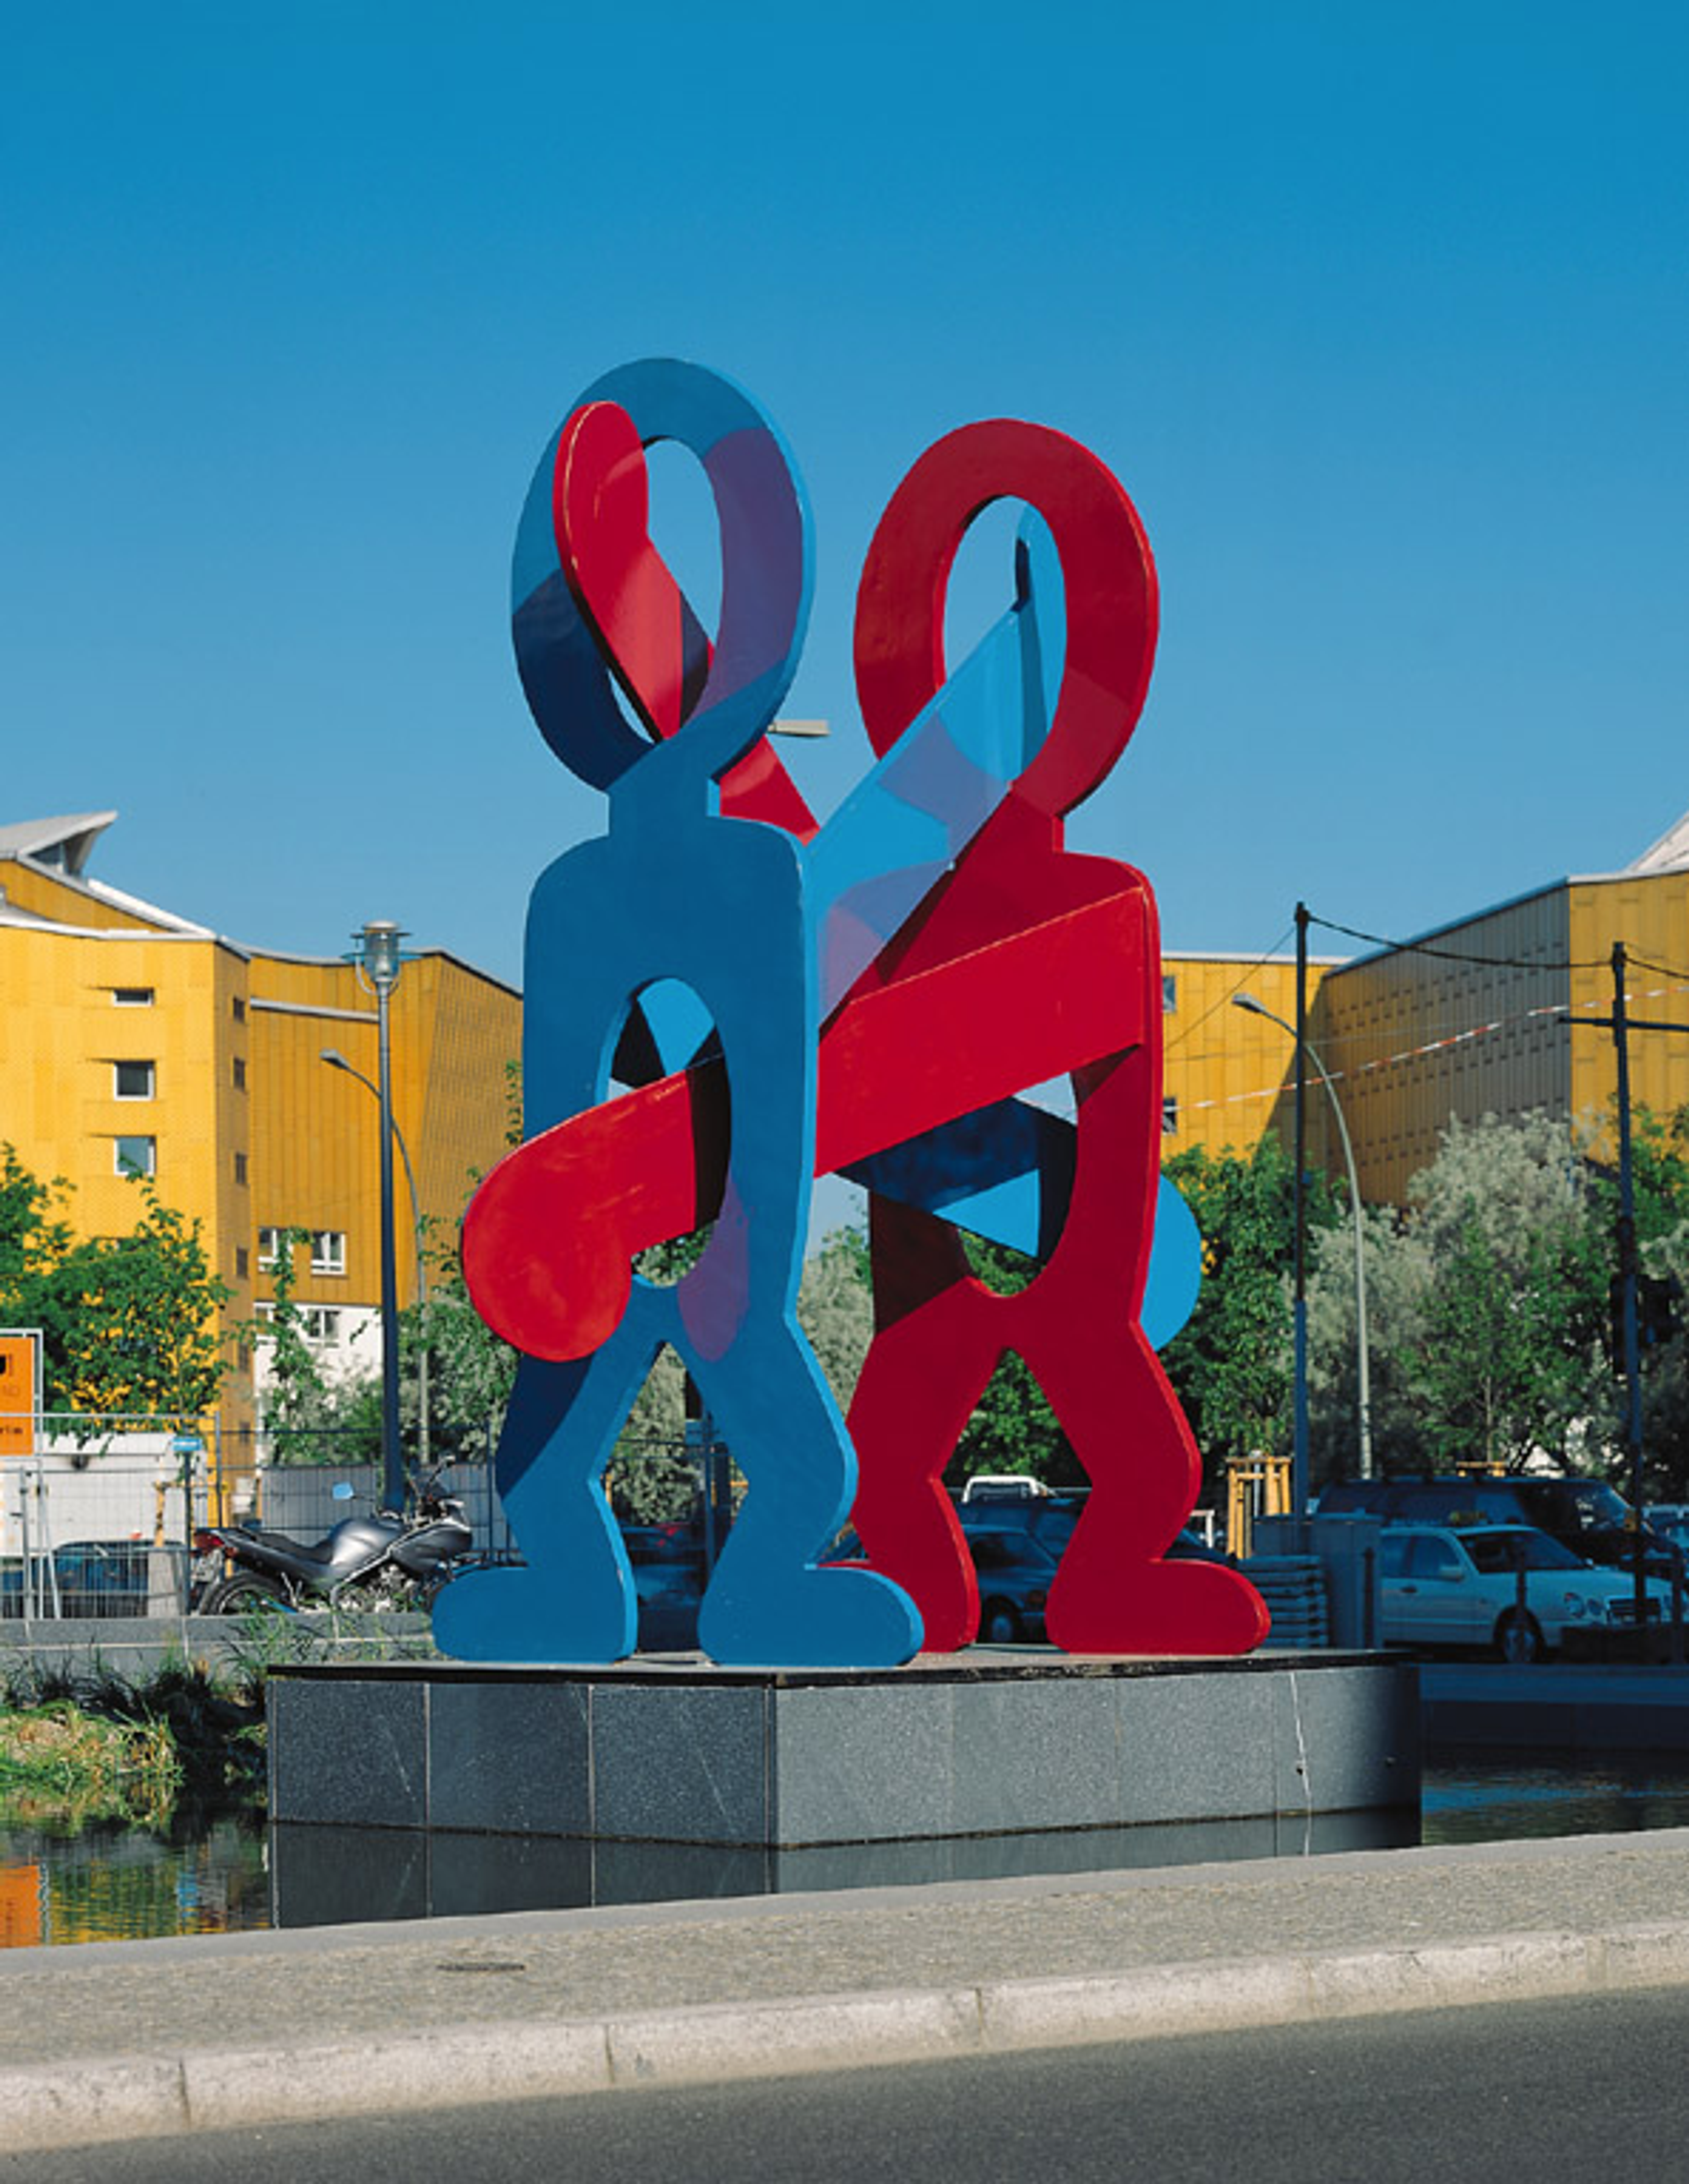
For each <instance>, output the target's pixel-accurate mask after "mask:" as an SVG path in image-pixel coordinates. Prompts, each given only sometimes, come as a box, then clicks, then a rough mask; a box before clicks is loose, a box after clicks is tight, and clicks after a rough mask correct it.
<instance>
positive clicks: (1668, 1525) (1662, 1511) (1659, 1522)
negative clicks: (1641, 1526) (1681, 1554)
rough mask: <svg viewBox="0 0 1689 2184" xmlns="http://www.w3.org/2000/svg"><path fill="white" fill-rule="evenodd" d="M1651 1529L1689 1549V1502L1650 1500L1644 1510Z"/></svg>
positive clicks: (1677, 1544) (1643, 1517)
mask: <svg viewBox="0 0 1689 2184" xmlns="http://www.w3.org/2000/svg"><path fill="white" fill-rule="evenodd" d="M1642 1520H1643V1522H1644V1523H1645V1524H1647V1528H1648V1529H1649V1531H1651V1532H1655V1533H1658V1535H1659V1537H1660V1538H1661V1539H1663V1540H1664V1541H1668V1542H1669V1544H1670V1545H1671V1546H1675V1547H1681V1548H1683V1549H1685V1550H1686V1551H1689V1502H1648V1503H1647V1506H1646V1507H1644V1509H1643V1511H1642Z"/></svg>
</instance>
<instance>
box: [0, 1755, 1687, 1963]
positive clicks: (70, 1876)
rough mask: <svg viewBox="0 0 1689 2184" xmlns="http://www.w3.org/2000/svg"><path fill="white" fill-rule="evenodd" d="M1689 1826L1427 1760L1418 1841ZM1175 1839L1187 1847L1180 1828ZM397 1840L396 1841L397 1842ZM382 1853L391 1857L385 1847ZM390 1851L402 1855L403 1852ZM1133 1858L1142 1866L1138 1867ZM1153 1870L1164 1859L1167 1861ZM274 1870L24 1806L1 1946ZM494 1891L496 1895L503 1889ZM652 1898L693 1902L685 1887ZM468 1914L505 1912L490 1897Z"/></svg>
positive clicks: (1681, 1769) (247, 1904) (218, 1913)
mask: <svg viewBox="0 0 1689 2184" xmlns="http://www.w3.org/2000/svg"><path fill="white" fill-rule="evenodd" d="M1410 1825H1411V1822H1410ZM1685 1826H1689V1764H1681V1763H1669V1764H1668V1763H1653V1762H1648V1761H1645V1760H1632V1761H1625V1760H1620V1759H1616V1758H1615V1759H1614V1760H1611V1761H1609V1762H1607V1763H1602V1764H1569V1763H1564V1762H1560V1761H1557V1760H1555V1759H1553V1758H1550V1757H1544V1758H1541V1759H1540V1760H1530V1759H1525V1760H1521V1761H1519V1762H1518V1763H1513V1762H1512V1761H1510V1762H1509V1763H1507V1764H1505V1765H1500V1764H1497V1763H1484V1764H1474V1763H1470V1762H1469V1761H1467V1760H1464V1759H1463V1760H1462V1761H1461V1762H1459V1763H1451V1762H1443V1763H1438V1764H1434V1765H1430V1764H1428V1766H1427V1768H1426V1769H1425V1775H1424V1795H1423V1801H1422V1805H1421V1812H1420V1840H1421V1841H1424V1842H1426V1843H1468V1842H1493V1841H1502V1840H1506V1839H1508V1838H1510V1837H1517V1836H1572V1835H1602V1834H1609V1833H1619V1832H1623V1831H1625V1830H1631V1829H1647V1828H1675V1827H1685ZM309 1832H313V1833H320V1832H321V1831H320V1830H313V1831H309ZM1128 1832H1132V1831H1128ZM1179 1832H1180V1831H1176V1830H1170V1831H1168V1834H1169V1836H1173V1837H1175V1838H1176V1837H1177V1836H1178V1835H1179ZM1185 1832H1186V1833H1187V1834H1188V1831H1185ZM1160 1833H1161V1831H1159V1830H1157V1834H1158V1835H1159V1834H1160ZM1021 1840H1023V1839H1015V1838H1005V1839H1004V1841H1003V1842H1002V1843H1001V1845H1000V1846H998V1847H997V1848H998V1850H999V1852H1000V1853H1001V1855H1000V1856H999V1857H998V1858H997V1859H996V1861H995V1869H996V1870H998V1871H1002V1872H1012V1871H1013V1870H1015V1863H1014V1852H1013V1847H1012V1846H1013V1845H1014V1843H1015V1842H1016V1841H1021ZM1088 1840H1089V1841H1090V1842H1091V1844H1092V1846H1093V1847H1091V1849H1090V1863H1091V1864H1106V1863H1108V1862H1109V1860H1108V1858H1106V1857H1100V1856H1099V1855H1098V1854H1097V1852H1096V1850H1095V1847H1094V1839H1087V1838H1084V1837H1070V1838H1067V1839H1066V1841H1065V1842H1064V1844H1063V1846H1062V1852H1063V1854H1062V1858H1061V1860H1060V1863H1061V1864H1062V1866H1063V1867H1067V1868H1070V1869H1083V1867H1084V1859H1083V1858H1081V1857H1079V1856H1076V1855H1075V1853H1076V1852H1079V1850H1080V1849H1081V1847H1083V1846H1084V1845H1085V1844H1086V1843H1087V1841H1088ZM387 1841H388V1843H389V1844H391V1843H392V1839H391V1838H388V1839H387ZM1279 1847H1280V1848H1281V1849H1282V1850H1283V1851H1284V1852H1285V1853H1288V1854H1294V1853H1296V1852H1298V1851H1300V1850H1301V1849H1302V1848H1305V1847H1313V1848H1316V1849H1319V1848H1324V1847H1326V1845H1325V1844H1324V1842H1318V1841H1316V1842H1313V1844H1312V1845H1311V1846H1310V1845H1308V1844H1307V1843H1305V1842H1304V1841H1301V1840H1300V1839H1298V1837H1297V1836H1296V1833H1295V1831H1294V1830H1291V1831H1290V1832H1288V1833H1287V1834H1285V1836H1283V1837H1282V1838H1281V1841H1280V1845H1279ZM1331 1847H1338V1846H1337V1845H1336V1844H1335V1843H1334V1844H1333V1845H1332V1846H1331ZM372 1848H374V1849H376V1850H377V1851H380V1850H382V1846H381V1845H376V1846H372ZM1191 1848H1192V1849H1195V1851H1196V1855H1199V1856H1200V1855H1204V1854H1206V1853H1204V1852H1203V1851H1202V1850H1201V1848H1200V1847H1197V1846H1196V1845H1195V1843H1194V1842H1193V1843H1192V1845H1191ZM1186 1854H1187V1855H1188V1854H1189V1853H1188V1852H1187V1853H1186ZM391 1855H392V1856H393V1857H395V1858H397V1857H399V1856H401V1855H402V1853H401V1852H400V1851H399V1848H398V1847H397V1846H394V1847H393V1849H392V1851H391ZM1167 1856H1168V1862H1175V1861H1176V1860H1178V1858H1179V1850H1178V1849H1177V1848H1173V1849H1169V1850H1168V1851H1167ZM1120 1862H1122V1863H1126V1862H1131V1863H1134V1864H1135V1863H1140V1862H1142V1861H1141V1860H1140V1859H1139V1858H1122V1859H1121V1861H1120ZM1150 1862H1152V1863H1155V1862H1160V1857H1159V1856H1157V1857H1154V1858H1151V1861H1150ZM270 1865H271V1846H270V1834H269V1830H268V1829H267V1827H266V1825H265V1814H264V1810H263V1808H262V1807H261V1806H260V1805H257V1804H254V1803H247V1804H243V1805H229V1806H222V1807H215V1806H213V1807H201V1808H196V1809H192V1810H190V1809H188V1808H178V1809H177V1811H176V1814H175V1815H174V1816H173V1817H172V1819H171V1820H170V1822H169V1823H168V1825H154V1826H147V1827H142V1826H129V1827H125V1826H121V1825H118V1824H116V1823H112V1822H101V1823H98V1824H94V1825H84V1826H81V1827H64V1828H56V1827H55V1826H54V1825H53V1819H52V1816H51V1815H50V1814H45V1813H43V1812H42V1811H41V1810H40V1809H39V1808H31V1811H30V1813H29V1814H28V1816H27V1817H25V1816H23V1815H22V1814H20V1813H19V1812H18V1811H17V1810H16V1809H15V1808H14V1809H13V1810H11V1811H10V1812H8V1811H7V1810H6V1809H5V1808H0V1947H13V1948H16V1947H34V1946H36V1945H39V1944H42V1943H57V1942H108V1941H127V1940H135V1939H138V1938H141V1937H143V1936H162V1935H173V1934H215V1933H237V1932H239V1931H242V1930H243V1929H246V1928H251V1927H259V1926H267V1925H270V1923H271V1899H272V1889H271V1870H270ZM888 1877H890V1876H888ZM910 1877H911V1878H914V1877H916V1876H915V1875H912V1874H911V1876H910ZM539 1879H540V1876H539V1875H538V1873H535V1872H532V1871H531V1872H529V1873H528V1874H527V1885H525V1886H520V1887H519V1888H518V1891H517V1893H516V1898H515V1900H514V1901H512V1902H510V1903H509V1905H508V1908H532V1907H533V1906H534V1905H536V1904H537V1903H543V1902H544V1901H546V1900H548V1897H547V1893H546V1890H545V1888H544V1886H543V1884H542V1885H541V1886H539V1887H538V1888H537V1889H536V1888H535V1887H534V1886H533V1885H532V1884H533V1883H534V1882H535V1881H536V1880H539ZM752 1885H753V1886H754V1885H755V1884H754V1883H753V1884H752ZM494 1887H495V1891H496V1883H495V1884H494ZM687 1892H688V1890H687V1889H686V1888H685V1887H683V1886H676V1887H674V1888H672V1889H671V1888H663V1887H659V1888H655V1889H653V1890H651V1891H650V1893H651V1894H653V1895H655V1896H664V1895H670V1894H681V1893H687ZM700 1892H701V1891H700ZM641 1893H644V1891H643V1890H642V1891H641ZM549 1900H551V1901H554V1902H556V1901H568V1900H575V1901H580V1900H583V1898H581V1897H578V1896H575V1897H571V1896H570V1894H569V1893H568V1892H565V1894H564V1895H563V1896H561V1897H560V1896H558V1895H556V1894H555V1893H554V1894H552V1895H551V1896H550V1897H549ZM461 1908H489V1909H491V1908H506V1907H504V1906H501V1905H499V1903H494V1902H490V1901H489V1902H488V1903H486V1904H484V1905H482V1906H471V1905H467V1904H465V1905H464V1906H463V1907H461ZM328 1915H336V1914H333V1913H330V1914H328ZM338 1915H353V1914H346V1913H341V1914H338ZM368 1915H370V1914H369V1913H367V1912H366V1913H365V1916H368ZM298 1923H307V1922H305V1921H300V1922H298Z"/></svg>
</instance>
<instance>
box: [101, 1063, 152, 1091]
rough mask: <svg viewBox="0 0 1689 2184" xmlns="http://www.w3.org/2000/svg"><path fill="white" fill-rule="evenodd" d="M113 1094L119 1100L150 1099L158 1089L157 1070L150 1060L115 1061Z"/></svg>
mask: <svg viewBox="0 0 1689 2184" xmlns="http://www.w3.org/2000/svg"><path fill="white" fill-rule="evenodd" d="M111 1079H112V1083H111V1089H112V1096H113V1098H114V1099H117V1100H150V1099H151V1098H152V1096H153V1092H154V1090H155V1089H157V1072H156V1070H155V1068H154V1066H153V1063H152V1062H150V1061H114V1062H113V1064H112V1065H111Z"/></svg>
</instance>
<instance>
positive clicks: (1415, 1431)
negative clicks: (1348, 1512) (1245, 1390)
mask: <svg viewBox="0 0 1689 2184" xmlns="http://www.w3.org/2000/svg"><path fill="white" fill-rule="evenodd" d="M1362 1234H1363V1249H1364V1251H1365V1253H1366V1284H1367V1334H1368V1341H1367V1356H1368V1382H1369V1384H1370V1391H1371V1402H1370V1412H1371V1426H1372V1448H1373V1462H1374V1466H1375V1467H1376V1468H1379V1469H1380V1470H1385V1471H1398V1470H1400V1471H1407V1470H1413V1469H1416V1468H1426V1467H1428V1466H1429V1464H1430V1453H1429V1451H1428V1450H1427V1448H1426V1446H1425V1437H1424V1408H1423V1404H1422V1401H1421V1396H1420V1390H1419V1379H1418V1369H1417V1368H1418V1361H1419V1357H1420V1355H1421V1352H1422V1351H1423V1349H1424V1340H1425V1333H1424V1327H1425V1305H1426V1301H1427V1299H1428V1298H1429V1296H1430V1293H1431V1289H1432V1274H1431V1262H1430V1253H1429V1249H1428V1247H1427V1245H1426V1244H1425V1242H1424V1240H1423V1239H1422V1238H1420V1237H1419V1236H1417V1235H1415V1234H1413V1231H1412V1229H1410V1228H1408V1227H1407V1226H1406V1225H1405V1224H1404V1223H1403V1222H1402V1217H1401V1216H1400V1215H1399V1213H1398V1212H1397V1211H1396V1208H1395V1207H1394V1206H1366V1207H1365V1208H1364V1209H1363V1225H1362ZM1307 1351H1308V1445H1309V1456H1310V1468H1311V1469H1312V1472H1313V1479H1314V1482H1315V1484H1316V1485H1321V1484H1324V1481H1325V1480H1326V1479H1342V1478H1352V1477H1353V1476H1354V1475H1355V1474H1356V1472H1357V1468H1358V1464H1359V1445H1360V1373H1359V1368H1358V1362H1357V1341H1356V1296H1355V1231H1354V1227H1353V1224H1352V1221H1351V1220H1350V1218H1349V1217H1348V1215H1347V1213H1345V1214H1344V1216H1343V1217H1342V1218H1341V1219H1340V1220H1339V1221H1338V1222H1337V1223H1336V1225H1335V1227H1333V1228H1330V1229H1318V1230H1316V1231H1315V1232H1314V1234H1313V1237H1312V1238H1311V1240H1310V1245H1309V1253H1308V1278H1307Z"/></svg>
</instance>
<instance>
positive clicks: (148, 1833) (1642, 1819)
mask: <svg viewBox="0 0 1689 2184" xmlns="http://www.w3.org/2000/svg"><path fill="white" fill-rule="evenodd" d="M1685 1826H1689V1766H1685V1765H1682V1764H1681V1763H1664V1764H1661V1763H1653V1762H1650V1761H1647V1760H1644V1759H1633V1760H1625V1759H1622V1758H1614V1759H1612V1760H1610V1761H1608V1762H1606V1763H1602V1764H1598V1765H1591V1764H1587V1763H1567V1762H1561V1761H1556V1760H1555V1759H1553V1758H1552V1757H1550V1756H1547V1755H1542V1756H1541V1757H1536V1756H1533V1755H1530V1754H1525V1755H1520V1756H1519V1757H1517V1758H1515V1757H1513V1756H1512V1755H1510V1756H1509V1758H1508V1761H1507V1762H1506V1763H1504V1764H1500V1763H1497V1764H1485V1763H1474V1762H1473V1761H1472V1760H1471V1759H1470V1758H1468V1757H1465V1756H1463V1758H1462V1759H1461V1761H1460V1763H1458V1764H1448V1763H1427V1765H1426V1768H1425V1774H1424V1802H1423V1808H1422V1814H1421V1815H1420V1816H1419V1821H1418V1825H1417V1826H1416V1820H1415V1815H1414V1814H1413V1812H1412V1810H1411V1809H1409V1810H1408V1811H1407V1812H1406V1813H1405V1814H1319V1815H1316V1816H1315V1818H1314V1819H1313V1822H1312V1824H1311V1825H1310V1824H1309V1823H1307V1822H1306V1821H1304V1820H1302V1819H1300V1818H1296V1819H1291V1818H1290V1817H1281V1818H1280V1819H1277V1820H1273V1819H1257V1820H1240V1821H1235V1822H1216V1821H1211V1822H1206V1823H1201V1824H1192V1825H1185V1826H1179V1827H1139V1828H1124V1829H1113V1830H1101V1831H1097V1832H1095V1833H1092V1832H1087V1833H1084V1834H1072V1833H1065V1834H1060V1835H1050V1836H1024V1835H1023V1836H995V1837H967V1838H962V1839H956V1840H950V1841H927V1842H910V1843H891V1844H878V1845H874V1846H872V1847H850V1846H845V1847H839V1846H830V1847H826V1848H824V1849H817V1850H807V1851H804V1850H799V1851H760V1850H758V1851H744V1850H722V1851H717V1850H711V1849H708V1848H703V1847H681V1846H673V1845H661V1844H647V1843H605V1844H599V1845H593V1844H589V1843H581V1842H568V1841H560V1840H558V1839H555V1838H551V1839H546V1838H540V1837H535V1838H529V1839H523V1838H519V1837H514V1836H466V1835H465V1836H454V1835H449V1834H446V1833H436V1834H434V1835H432V1836H423V1835H421V1834H415V1833H406V1832H403V1831H399V1830H356V1829H345V1828H302V1827H278V1828H276V1829H275V1830H267V1829H266V1826H265V1815H264V1811H263V1808H262V1807H261V1806H257V1805H254V1804H250V1803H248V1804H244V1805H222V1806H215V1807H205V1806H192V1805H188V1804H183V1805H181V1806H179V1807H178V1808H177V1810H176V1814H175V1815H174V1816H173V1818H172V1819H171V1820H170V1822H169V1824H168V1825H156V1826H150V1827H146V1826H136V1825H131V1826H125V1825H121V1824H120V1823H117V1822H114V1821H109V1820H101V1821H90V1822H83V1823H79V1822H78V1821H76V1820H75V1819H74V1818H70V1817H64V1816H61V1818H60V1819H59V1820H58V1821H57V1822H56V1823H55V1820H54V1818H53V1814H51V1812H50V1811H48V1810H47V1809H46V1808H42V1807H40V1806H31V1807H28V1808H24V1807H20V1806H19V1805H17V1804H15V1803H14V1804H12V1805H8V1806H5V1807H0V1947H32V1946H35V1945H36V1944H39V1943H43V1942H108V1941H125V1940H134V1939H138V1938H142V1937H145V1936H161V1935H170V1934H200V1933H234V1932H237V1931H241V1930H242V1929H243V1928H248V1927H259V1926H266V1925H270V1924H271V1923H272V1911H271V1902H272V1899H271V1886H272V1881H273V1883H274V1889H275V1908H276V1919H275V1923H276V1924H278V1925H288V1926H294V1925H322V1924H325V1923H331V1922H337V1921H340V1920H345V1919H419V1918H427V1917H430V1916H433V1917H441V1916H448V1915H451V1914H461V1913H473V1912H487V1911H519V1910H529V1909H543V1908H560V1907H566V1906H569V1905H576V1904H588V1903H656V1902H661V1901H665V1900H668V1899H672V1898H676V1897H710V1896H717V1897H727V1896H738V1895H766V1894H771V1893H778V1892H784V1891H787V1890H791V1889H798V1888H839V1889H849V1888H857V1887H865V1886H883V1885H886V1884H891V1883H909V1884H914V1883H918V1882H921V1881H926V1880H984V1879H991V1878H995V1877H997V1876H1000V1875H1015V1874H1021V1873H1062V1872H1086V1871H1095V1870H1097V1869H1100V1868H1107V1867H1126V1866H1152V1865H1176V1864H1190V1862H1192V1861H1193V1860H1197V1859H1208V1858H1272V1857H1279V1858H1285V1857H1290V1858H1296V1857H1302V1856H1305V1855H1307V1854H1308V1853H1311V1852H1319V1851H1328V1850H1352V1849H1363V1848H1382V1847H1388V1846H1391V1845H1395V1844H1401V1843H1404V1842H1411V1841H1415V1840H1423V1841H1425V1842H1427V1843H1463V1842H1492V1841H1502V1840H1505V1839H1508V1838H1509V1837H1517V1836H1568V1835H1588V1834H1608V1833H1618V1832H1622V1831H1625V1830H1632V1829H1636V1830H1641V1829H1647V1828H1675V1827H1685ZM272 1859H273V1871H272Z"/></svg>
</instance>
